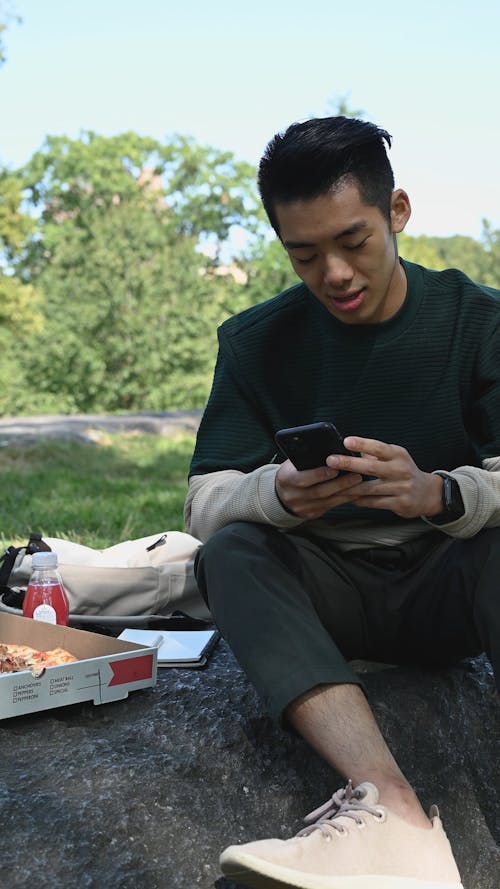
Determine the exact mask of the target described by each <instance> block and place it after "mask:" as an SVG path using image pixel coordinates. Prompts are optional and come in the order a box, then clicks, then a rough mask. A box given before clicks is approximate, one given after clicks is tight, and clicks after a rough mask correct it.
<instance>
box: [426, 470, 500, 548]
mask: <svg viewBox="0 0 500 889" xmlns="http://www.w3.org/2000/svg"><path fill="white" fill-rule="evenodd" d="M447 475H451V476H452V478H454V479H456V480H457V482H458V485H459V488H460V493H461V495H462V500H463V502H464V507H465V512H464V514H463V516H461V517H460V518H459V519H457V520H456V521H454V522H450V523H449V524H448V525H439V530H440V531H444V533H445V534H448V535H449V536H450V537H463V538H466V537H474V536H475V535H476V534H477V533H478V531H481V529H482V528H496V527H498V526H500V457H492V458H489V459H485V460H484V461H483V466H482V468H481V469H480V468H479V467H478V466H459V467H458V468H457V469H454V470H453V471H452V472H448V473H447ZM423 518H424V517H423ZM425 521H427V522H428V523H429V524H431V525H432V520H428V519H425Z"/></svg>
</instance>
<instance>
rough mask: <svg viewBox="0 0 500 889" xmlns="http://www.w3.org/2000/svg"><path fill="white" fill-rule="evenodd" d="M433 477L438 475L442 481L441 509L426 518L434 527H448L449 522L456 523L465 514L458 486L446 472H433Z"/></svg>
mask: <svg viewBox="0 0 500 889" xmlns="http://www.w3.org/2000/svg"><path fill="white" fill-rule="evenodd" d="M434 475H440V476H441V478H442V479H443V509H442V510H441V512H440V513H438V514H437V515H433V516H427V518H428V520H429V522H432V523H433V524H434V525H448V524H449V523H450V522H456V520H457V519H459V518H461V516H463V514H464V513H465V506H464V501H463V500H462V495H461V493H460V486H459V484H458V482H457V480H456V479H455V478H453V476H451V475H447V474H446V472H435V473H434Z"/></svg>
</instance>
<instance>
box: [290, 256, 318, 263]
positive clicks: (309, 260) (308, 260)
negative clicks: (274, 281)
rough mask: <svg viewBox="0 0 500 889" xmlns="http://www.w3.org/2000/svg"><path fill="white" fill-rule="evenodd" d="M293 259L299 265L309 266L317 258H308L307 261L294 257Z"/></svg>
mask: <svg viewBox="0 0 500 889" xmlns="http://www.w3.org/2000/svg"><path fill="white" fill-rule="evenodd" d="M293 259H294V262H297V263H298V264H299V265H308V263H310V262H312V261H313V260H314V259H316V256H308V257H307V259H300V257H299V256H294V257H293Z"/></svg>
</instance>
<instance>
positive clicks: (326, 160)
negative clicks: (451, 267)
mask: <svg viewBox="0 0 500 889" xmlns="http://www.w3.org/2000/svg"><path fill="white" fill-rule="evenodd" d="M384 140H385V141H386V142H387V145H388V147H389V148H390V146H391V141H392V137H391V136H390V135H389V133H388V132H387V131H386V130H382V129H381V128H380V127H378V126H376V124H373V123H369V122H368V121H364V120H358V119H357V118H354V117H343V116H338V117H319V118H313V119H312V120H306V121H305V122H304V123H293V124H292V125H291V126H289V127H288V129H287V130H285V132H284V133H277V134H276V136H274V137H273V139H271V141H270V142H269V144H268V145H267V147H266V150H265V152H264V154H263V156H262V159H261V161H260V165H259V176H258V185H259V191H260V196H261V198H262V203H263V204H264V209H265V211H266V213H267V215H268V217H269V221H270V223H271V225H272V226H273V228H274V230H275V232H276V233H277V235H278V237H279V227H278V221H277V218H276V214H275V206H276V204H278V203H283V204H285V203H291V202H292V201H297V200H309V199H311V198H315V197H318V196H319V195H322V194H326V193H327V192H328V191H331V190H332V189H335V187H339V186H341V185H343V184H344V183H345V182H347V181H348V180H349V179H352V180H353V181H354V182H355V184H356V185H357V186H358V188H359V192H360V195H361V197H362V199H363V201H364V202H365V203H366V204H369V205H371V206H374V207H378V208H379V210H380V211H381V212H382V213H383V215H384V216H385V217H386V218H387V219H390V210H391V196H392V192H393V189H394V174H393V172H392V167H391V165H390V162H389V158H388V157H387V153H386V148H385V145H384Z"/></svg>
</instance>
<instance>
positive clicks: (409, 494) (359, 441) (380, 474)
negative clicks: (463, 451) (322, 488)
mask: <svg viewBox="0 0 500 889" xmlns="http://www.w3.org/2000/svg"><path fill="white" fill-rule="evenodd" d="M344 444H345V446H346V448H348V449H349V450H350V451H357V452H359V453H360V454H361V456H360V457H348V456H344V455H332V456H331V457H328V458H327V464H328V466H330V467H331V468H332V469H337V470H341V469H343V470H348V471H350V472H356V473H361V474H362V475H369V476H375V478H374V479H373V480H372V481H366V482H364V483H363V484H362V485H360V486H358V488H357V490H356V491H353V494H354V493H355V495H356V497H355V501H356V505H357V506H368V507H369V508H371V509H390V510H391V512H394V513H395V514H396V515H398V516H401V517H402V518H405V519H413V518H417V517H418V516H421V515H425V516H429V517H430V516H433V515H438V513H440V512H441V510H442V508H443V503H442V492H443V479H442V478H441V477H440V476H439V475H432V474H431V473H429V472H423V471H422V470H421V469H419V468H418V466H417V465H416V464H415V463H414V461H413V460H412V458H411V456H410V454H409V453H408V451H407V450H406V448H402V447H400V446H399V445H393V444H385V442H382V441H377V440H376V439H372V438H357V437H355V436H352V435H350V436H348V437H347V438H345V439H344Z"/></svg>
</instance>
